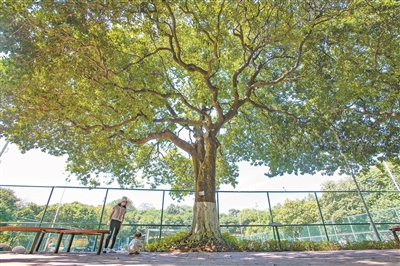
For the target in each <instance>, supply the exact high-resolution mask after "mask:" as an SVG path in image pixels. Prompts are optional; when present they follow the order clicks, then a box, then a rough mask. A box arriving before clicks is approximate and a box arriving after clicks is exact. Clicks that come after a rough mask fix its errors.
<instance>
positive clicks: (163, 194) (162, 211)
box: [158, 190, 165, 239]
mask: <svg viewBox="0 0 400 266" xmlns="http://www.w3.org/2000/svg"><path fill="white" fill-rule="evenodd" d="M164 198H165V190H163V193H162V204H161V219H160V236H159V237H158V238H159V239H161V234H162V226H163V218H164Z"/></svg>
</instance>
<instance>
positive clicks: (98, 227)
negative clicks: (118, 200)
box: [93, 188, 108, 250]
mask: <svg viewBox="0 0 400 266" xmlns="http://www.w3.org/2000/svg"><path fill="white" fill-rule="evenodd" d="M107 196H108V188H107V189H106V195H105V196H104V201H103V208H102V209H101V214H100V220H99V225H98V226H97V229H100V227H101V221H102V220H103V214H104V209H105V207H106V202H107ZM98 237H99V236H98V235H96V237H95V239H94V246H93V250H96V247H97V238H98ZM100 248H101V247H100Z"/></svg>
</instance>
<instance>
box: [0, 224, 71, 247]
mask: <svg viewBox="0 0 400 266" xmlns="http://www.w3.org/2000/svg"><path fill="white" fill-rule="evenodd" d="M60 230H63V229H62V228H53V227H29V226H0V231H14V232H32V233H36V236H35V238H34V240H33V243H32V246H31V249H30V251H29V253H30V254H32V253H33V251H35V247H36V251H38V250H39V246H40V243H41V242H42V240H43V237H44V235H45V234H46V233H59V231H60ZM39 238H40V240H39Z"/></svg>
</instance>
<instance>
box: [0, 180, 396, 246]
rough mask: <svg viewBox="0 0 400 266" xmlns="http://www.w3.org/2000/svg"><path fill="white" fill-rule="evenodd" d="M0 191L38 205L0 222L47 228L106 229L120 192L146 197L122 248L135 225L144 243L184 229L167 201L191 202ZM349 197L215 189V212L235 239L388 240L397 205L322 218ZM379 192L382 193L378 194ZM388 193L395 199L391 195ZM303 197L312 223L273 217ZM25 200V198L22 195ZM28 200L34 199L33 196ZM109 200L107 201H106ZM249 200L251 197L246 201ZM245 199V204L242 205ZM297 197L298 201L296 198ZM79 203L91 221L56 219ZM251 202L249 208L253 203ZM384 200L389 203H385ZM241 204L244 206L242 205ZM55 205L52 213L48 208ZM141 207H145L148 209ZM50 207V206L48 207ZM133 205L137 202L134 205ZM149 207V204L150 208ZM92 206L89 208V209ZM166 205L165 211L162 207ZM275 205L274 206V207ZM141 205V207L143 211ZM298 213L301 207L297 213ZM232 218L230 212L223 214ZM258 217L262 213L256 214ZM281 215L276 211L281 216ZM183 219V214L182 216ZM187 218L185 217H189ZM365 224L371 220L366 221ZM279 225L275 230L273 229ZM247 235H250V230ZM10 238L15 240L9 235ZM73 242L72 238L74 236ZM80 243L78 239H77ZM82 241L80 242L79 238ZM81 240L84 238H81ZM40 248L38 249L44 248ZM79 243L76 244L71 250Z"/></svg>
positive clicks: (175, 193) (163, 195) (171, 197)
mask: <svg viewBox="0 0 400 266" xmlns="http://www.w3.org/2000/svg"><path fill="white" fill-rule="evenodd" d="M0 188H2V189H11V190H13V191H14V192H15V195H16V196H17V197H23V199H24V200H25V201H28V202H29V201H31V202H34V203H36V204H38V205H40V204H41V205H40V206H42V207H43V210H42V212H41V214H42V215H41V218H40V220H32V219H31V220H27V219H25V220H22V219H18V218H15V219H13V220H8V221H5V220H4V219H3V217H1V218H0V221H1V222H0V223H1V224H9V225H29V226H47V227H51V226H54V227H56V226H57V227H65V228H82V227H84V228H88V227H90V228H96V229H106V228H107V226H106V225H105V220H107V217H108V213H105V210H106V206H107V205H110V204H111V203H112V202H113V201H115V200H117V199H119V198H121V196H122V195H126V196H128V198H130V199H133V200H134V203H140V202H141V204H142V205H143V204H144V207H143V206H142V208H145V207H146V206H147V205H146V204H148V203H147V202H148V201H152V202H153V203H152V204H151V205H149V206H153V205H157V206H158V209H157V208H150V210H152V213H153V221H152V222H140V223H137V222H135V221H132V220H126V222H125V223H124V224H123V229H124V230H125V233H123V231H124V230H121V232H122V234H121V233H120V234H119V243H118V244H119V246H121V247H124V246H125V245H126V244H127V243H128V242H129V236H130V235H132V234H133V232H134V231H135V230H137V229H138V228H140V229H141V230H145V231H146V232H147V234H146V241H151V240H154V239H159V238H161V237H163V236H166V235H169V234H171V233H173V232H177V231H181V230H185V229H188V228H189V227H190V222H189V221H188V220H186V222H173V223H172V222H171V221H170V220H169V218H170V217H169V216H170V215H171V214H169V213H168V208H167V205H168V204H169V206H171V204H172V205H174V206H181V205H182V204H181V202H183V203H185V202H186V203H188V204H189V205H190V204H193V199H191V196H190V195H191V194H192V193H193V191H180V190H168V189H121V188H104V187H97V188H90V189H89V188H87V187H70V186H21V185H0ZM179 193H184V194H185V195H189V196H185V197H183V198H179ZM361 193H363V194H364V195H371V197H372V198H373V197H375V198H376V197H377V196H379V197H380V198H382V197H384V196H385V197H386V196H387V198H396V197H397V198H400V192H399V191H361ZM338 195H339V196H340V197H342V198H346V199H347V200H348V199H351V204H353V205H354V204H355V205H357V204H359V203H357V201H356V200H355V199H356V198H357V191H217V192H216V199H217V202H216V204H217V210H218V212H219V217H220V227H221V230H222V231H229V232H230V233H231V234H233V235H236V236H237V238H238V239H262V240H264V239H265V240H266V239H287V240H310V241H319V240H326V241H349V240H350V241H362V240H364V239H370V240H374V239H375V237H374V232H373V230H372V228H373V227H376V228H378V234H379V239H382V240H387V239H390V238H391V234H390V232H389V231H388V228H389V227H390V226H391V225H398V224H399V223H400V207H399V205H396V203H393V206H385V208H384V209H381V210H372V211H371V210H369V212H370V213H371V215H372V217H373V219H372V221H370V220H368V219H367V217H366V212H365V211H364V212H360V213H351V212H350V213H349V215H344V216H343V219H341V221H339V222H338V221H333V220H329V219H324V213H325V214H326V212H327V210H326V209H327V208H328V207H332V206H326V205H328V204H331V203H332V202H330V201H329V200H330V198H335V197H336V198H335V199H340V197H339V196H338ZM382 195H384V196H382ZM393 195H394V196H395V197H393ZM299 196H303V199H304V198H306V197H308V198H307V200H306V201H307V202H309V203H310V204H311V205H312V206H314V207H313V212H314V213H313V215H314V216H315V217H316V218H315V221H313V222H312V223H310V222H304V223H302V222H300V223H299V222H291V223H285V222H284V221H282V220H280V219H279V215H277V214H276V212H277V211H276V210H279V208H281V209H282V206H285V202H287V201H290V200H292V201H296V200H299V199H298V197H299ZM26 198H28V199H26ZM33 198H34V199H33ZM108 199H112V200H108ZM232 199H236V200H238V201H239V202H241V203H243V202H244V204H245V207H244V208H242V209H241V210H238V209H237V208H236V205H235V200H232ZM249 199H252V200H249ZM246 200H247V201H248V203H246ZM300 200H301V199H300ZM67 202H68V203H72V202H79V203H83V204H89V205H90V204H92V205H96V204H97V203H98V202H100V203H101V204H97V205H98V207H97V211H98V212H97V216H96V217H97V222H93V221H92V222H90V223H82V221H79V219H78V220H77V219H76V218H73V217H71V220H70V221H68V222H65V221H64V222H58V220H57V218H58V217H57V216H58V215H60V213H62V212H60V210H61V209H62V208H63V205H64V204H66V203H67ZM254 202H256V203H255V207H254ZM387 202H390V201H387ZM246 204H247V205H246ZM55 206H57V209H56V210H55V212H54V207H55ZM149 206H147V207H149ZM51 207H53V209H52V210H50V208H51ZM136 207H138V208H139V209H140V208H141V206H136ZM153 207H154V206H153ZM93 208H95V207H93ZM166 209H167V211H166ZM244 209H248V210H256V215H257V216H258V219H256V220H255V221H253V222H251V223H249V221H244V220H241V218H242V217H241V214H240V215H237V213H239V212H242V211H243V210H244ZM275 209H276V210H275ZM232 210H234V211H235V210H236V211H237V213H236V215H237V216H235V219H236V220H235V221H233V222H232V221H230V222H226V221H224V219H223V218H224V217H226V216H227V215H228V214H227V213H226V212H228V213H229V211H232ZM145 211H146V209H144V213H145ZM297 211H299V210H296V209H293V210H292V212H293V213H291V214H290V215H292V216H298V217H297V220H299V219H301V215H303V214H304V213H295V212H297ZM299 212H301V211H299ZM229 215H231V216H232V214H229ZM260 216H262V217H260ZM281 216H282V215H281ZM187 218H188V217H187ZM189 218H190V217H189ZM371 222H372V223H373V224H371ZM278 228H279V229H278ZM251 231H252V232H253V233H250V232H251ZM14 238H15V239H16V240H15V241H20V240H19V239H20V238H18V237H15V236H14ZM77 241H78V240H77ZM81 242H82V241H81ZM83 242H85V241H83ZM87 242H88V245H92V246H95V244H94V243H95V242H96V240H95V239H87ZM85 243H86V242H85ZM45 248H46V246H44V247H43V249H45ZM79 248H80V247H77V250H78V249H79Z"/></svg>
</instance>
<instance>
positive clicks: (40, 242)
mask: <svg viewBox="0 0 400 266" xmlns="http://www.w3.org/2000/svg"><path fill="white" fill-rule="evenodd" d="M44 235H45V232H42V235H41V236H40V239H39V242H38V243H37V245H36V250H35V251H39V247H40V244H42V242H43V238H44Z"/></svg>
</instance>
